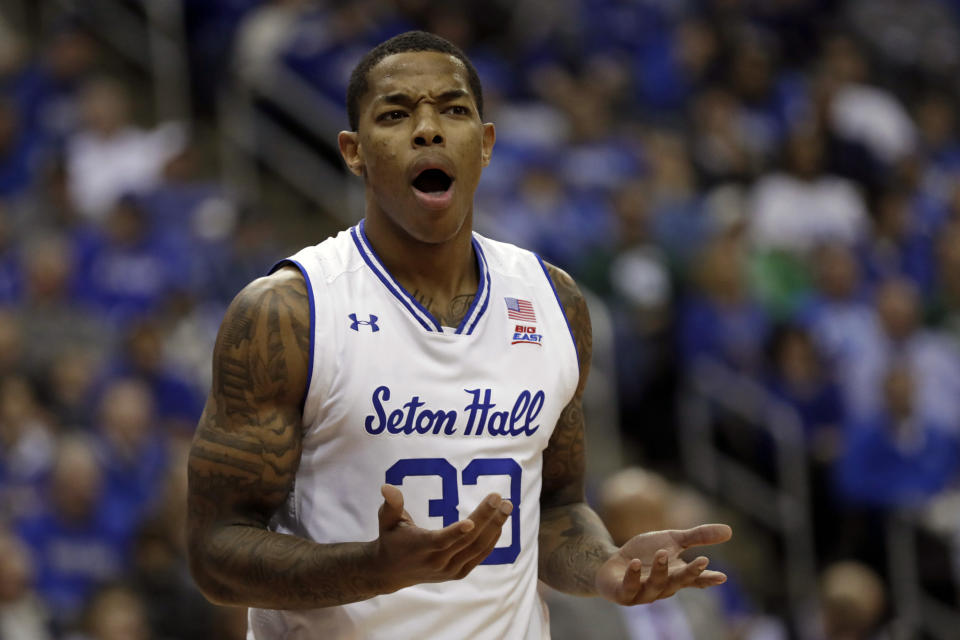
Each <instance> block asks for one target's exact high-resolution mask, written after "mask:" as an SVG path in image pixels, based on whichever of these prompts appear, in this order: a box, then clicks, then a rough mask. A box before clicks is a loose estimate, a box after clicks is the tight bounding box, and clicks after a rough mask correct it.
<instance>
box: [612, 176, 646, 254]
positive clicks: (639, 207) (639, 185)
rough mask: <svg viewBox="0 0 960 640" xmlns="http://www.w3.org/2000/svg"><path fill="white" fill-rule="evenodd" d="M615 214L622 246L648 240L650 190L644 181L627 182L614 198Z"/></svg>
mask: <svg viewBox="0 0 960 640" xmlns="http://www.w3.org/2000/svg"><path fill="white" fill-rule="evenodd" d="M613 212H614V215H615V216H616V218H617V230H618V232H619V233H618V236H619V240H620V243H621V244H622V245H632V244H639V243H641V242H644V241H646V240H647V237H648V235H649V224H650V189H649V188H648V186H647V184H646V183H645V182H644V181H642V180H630V181H628V182H625V183H624V184H623V185H621V186H620V188H619V189H618V190H617V192H616V193H615V194H614V197H613Z"/></svg>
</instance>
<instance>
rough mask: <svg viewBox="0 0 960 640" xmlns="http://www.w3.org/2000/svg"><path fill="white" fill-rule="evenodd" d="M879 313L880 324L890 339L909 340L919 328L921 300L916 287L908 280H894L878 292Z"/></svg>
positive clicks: (882, 286)
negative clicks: (918, 319)
mask: <svg viewBox="0 0 960 640" xmlns="http://www.w3.org/2000/svg"><path fill="white" fill-rule="evenodd" d="M876 304H877V313H878V314H879V316H880V324H881V326H883V329H884V331H885V332H886V334H887V336H889V337H890V339H892V340H895V341H899V340H903V339H905V338H908V337H909V336H910V335H911V334H913V332H914V329H916V327H917V318H918V314H919V304H920V301H919V298H918V296H917V290H916V287H914V286H913V285H912V284H911V283H910V282H909V281H908V280H902V279H892V280H888V281H887V282H885V283H883V284H882V285H881V286H880V289H879V290H878V292H877V302H876Z"/></svg>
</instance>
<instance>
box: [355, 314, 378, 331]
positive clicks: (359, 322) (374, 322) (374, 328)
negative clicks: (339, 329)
mask: <svg viewBox="0 0 960 640" xmlns="http://www.w3.org/2000/svg"><path fill="white" fill-rule="evenodd" d="M350 319H351V320H353V322H351V323H350V328H351V329H353V330H354V331H357V332H359V331H360V325H366V326H368V327H370V332H371V333H373V332H376V331H380V327H378V326H377V316H375V315H373V314H370V319H369V320H357V314H355V313H351V314H350Z"/></svg>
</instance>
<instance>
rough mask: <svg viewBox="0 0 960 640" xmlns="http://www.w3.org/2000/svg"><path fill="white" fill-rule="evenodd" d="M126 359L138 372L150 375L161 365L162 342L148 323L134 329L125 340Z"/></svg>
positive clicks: (157, 332)
mask: <svg viewBox="0 0 960 640" xmlns="http://www.w3.org/2000/svg"><path fill="white" fill-rule="evenodd" d="M127 358H129V360H130V362H131V363H132V364H133V367H134V369H136V370H137V371H138V372H140V373H143V374H146V375H151V374H154V373H157V372H158V371H159V370H160V368H161V366H162V365H163V341H162V338H161V336H160V331H159V329H158V328H157V327H156V326H155V325H153V324H150V323H143V324H140V325H137V326H136V327H134V329H133V330H132V331H131V332H130V337H129V339H128V340H127Z"/></svg>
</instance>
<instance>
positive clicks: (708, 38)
mask: <svg viewBox="0 0 960 640" xmlns="http://www.w3.org/2000/svg"><path fill="white" fill-rule="evenodd" d="M676 38H677V57H678V58H679V59H680V64H681V65H682V66H683V68H684V69H686V70H687V72H688V73H689V74H690V75H691V76H695V77H696V76H699V75H701V74H702V73H703V72H704V71H706V70H707V68H708V67H709V66H710V63H711V62H712V61H713V59H714V58H716V56H717V51H718V49H719V47H718V43H717V34H716V33H715V32H714V30H713V29H711V28H710V25H708V24H707V23H705V22H701V21H699V20H685V21H683V22H681V23H680V25H679V26H678V27H677V32H676Z"/></svg>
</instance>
